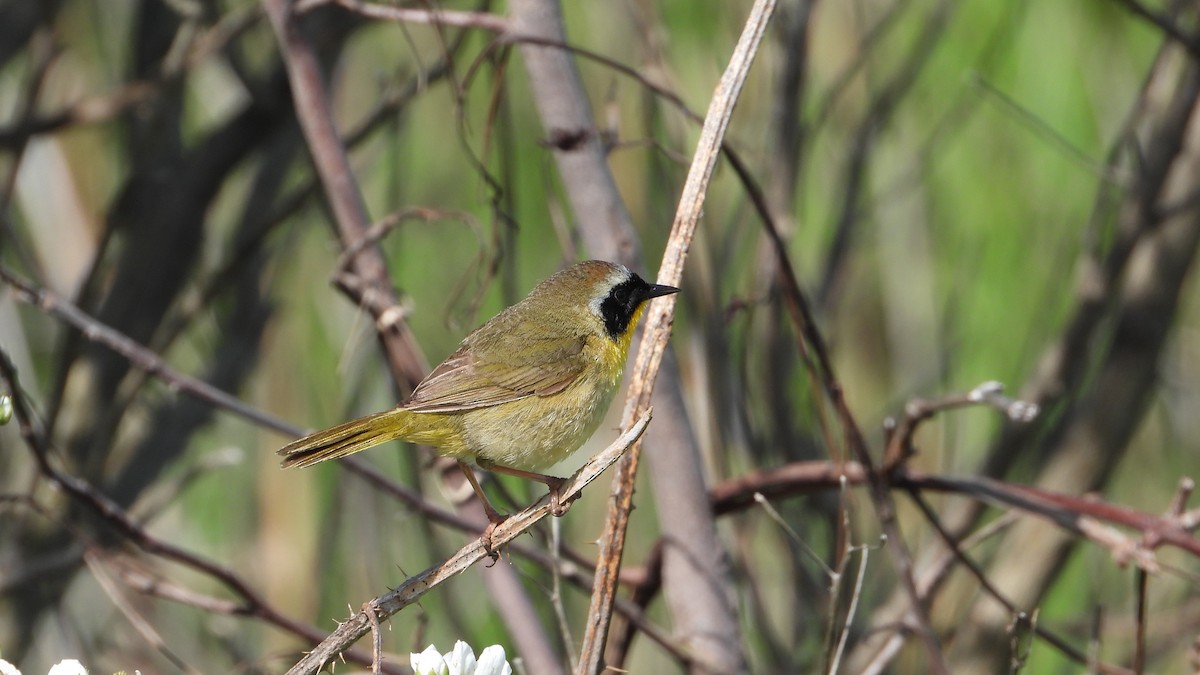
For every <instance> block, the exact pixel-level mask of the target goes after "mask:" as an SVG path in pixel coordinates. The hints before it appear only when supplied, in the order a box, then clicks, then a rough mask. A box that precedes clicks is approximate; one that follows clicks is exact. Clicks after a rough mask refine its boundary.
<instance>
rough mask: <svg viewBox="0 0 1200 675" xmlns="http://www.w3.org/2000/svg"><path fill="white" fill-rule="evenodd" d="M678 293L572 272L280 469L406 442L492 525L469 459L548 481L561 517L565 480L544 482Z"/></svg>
mask: <svg viewBox="0 0 1200 675" xmlns="http://www.w3.org/2000/svg"><path fill="white" fill-rule="evenodd" d="M678 291H679V289H678V288H675V287H673V286H660V285H656V284H648V283H646V282H645V281H643V280H642V278H641V277H639V276H638V275H636V274H634V273H633V272H630V271H629V270H628V269H626V268H625V267H623V266H621V265H616V264H613V263H608V262H602V261H599V260H589V261H587V262H581V263H577V264H575V265H572V266H571V267H568V268H567V269H565V270H563V271H561V272H559V273H557V274H555V275H553V276H551V277H550V278H548V279H546V280H545V281H543V282H541V283H540V284H538V285H537V286H536V287H534V289H533V290H532V291H530V293H529V295H528V296H526V298H525V299H524V300H521V301H520V302H518V303H517V304H515V305H513V306H511V307H509V308H508V309H505V310H504V311H502V312H500V313H499V314H497V315H496V316H495V317H493V318H492V319H491V320H489V321H488V322H487V323H485V324H483V325H482V326H480V327H479V328H477V329H475V330H474V331H473V332H472V333H471V334H469V335H467V337H465V338H463V341H462V343H461V344H460V345H459V346H458V349H457V350H456V351H455V352H454V353H453V354H451V355H450V356H449V357H448V358H447V359H446V360H445V361H443V362H442V363H441V365H439V366H438V367H437V368H434V369H433V372H431V373H429V375H428V376H427V377H426V378H425V379H424V380H423V381H422V382H421V383H420V384H419V385H417V388H416V389H415V390H414V391H413V393H412V396H410V397H409V399H408V400H407V401H405V402H404V403H403V404H401V405H400V406H399V407H397V408H394V409H392V410H388V411H386V412H381V413H375V414H374V415H368V416H367V417H363V418H360V419H357V420H354V421H351V422H346V423H345V424H339V425H338V426H335V427H332V428H329V429H326V430H324V431H318V432H317V433H315V434H312V435H310V436H306V437H304V438H301V439H299V440H297V441H293V442H291V443H289V444H287V445H286V446H284V447H283V448H282V449H280V450H279V454H280V455H282V456H283V466H284V467H290V466H310V465H312V464H316V463H317V462H323V461H325V460H327V459H334V458H337V457H342V456H345V455H349V454H351V453H355V452H358V451H360V450H366V449H367V448H369V447H372V446H374V445H378V444H380V443H384V442H387V441H391V440H395V439H401V440H404V441H408V442H410V443H418V444H422V445H429V446H432V447H434V448H435V449H436V450H437V451H438V452H440V453H441V454H443V455H447V456H450V457H453V458H455V459H457V460H458V462H459V466H460V467H461V468H462V470H463V473H464V474H466V476H467V479H468V480H469V481H470V482H471V486H472V487H473V488H474V489H475V492H476V494H477V495H478V496H479V498H480V500H481V501H482V503H483V505H484V509H485V510H486V511H487V514H488V518H489V520H491V522H492V523H493V524H495V523H497V522H499V521H500V520H502V517H501V516H500V515H499V514H498V513H497V512H496V510H495V509H493V508H492V507H491V505H490V504H489V503H488V501H487V498H486V497H484V494H483V491H482V490H481V489H480V488H479V484H478V482H476V480H475V475H474V473H473V472H472V471H471V468H470V467H469V466H467V465H466V464H465V462H466V461H473V462H474V463H475V464H476V465H477V466H479V467H480V468H483V469H488V470H491V471H496V472H500V473H508V474H512V475H516V476H521V477H523V478H527V479H531V480H536V481H540V482H542V483H545V484H546V485H547V486H548V487H549V488H550V494H551V504H552V509H553V511H554V513H555V515H561V513H562V511H563V510H565V505H563V504H560V503H559V499H558V489H559V487H560V486H561V484H562V479H561V478H557V477H554V476H548V475H545V474H543V473H540V472H542V471H545V470H546V469H548V468H549V467H551V466H552V465H554V464H556V463H557V462H559V461H560V460H562V459H564V458H565V457H567V456H568V455H570V454H571V453H572V452H574V451H575V450H577V449H578V448H579V446H581V445H583V443H584V441H586V440H587V439H588V438H589V437H590V436H591V435H592V433H593V432H594V431H595V430H596V427H597V426H599V424H600V420H601V419H603V418H604V414H605V412H607V410H608V406H609V404H610V403H611V402H612V398H613V394H614V393H615V392H616V390H617V385H618V384H619V383H620V381H621V374H622V373H623V372H624V370H625V359H626V356H627V355H628V354H629V341H630V339H631V338H632V336H633V331H634V329H635V328H637V324H638V320H639V319H640V318H641V316H642V311H643V310H644V309H645V303H646V301H647V300H649V299H651V298H656V297H659V296H662V295H669V294H671V293H676V292H678Z"/></svg>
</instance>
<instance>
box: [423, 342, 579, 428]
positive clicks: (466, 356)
mask: <svg viewBox="0 0 1200 675" xmlns="http://www.w3.org/2000/svg"><path fill="white" fill-rule="evenodd" d="M517 335H521V336H522V337H521V338H517V337H516V336H517ZM585 344H586V338H584V337H582V336H578V337H572V338H562V337H545V336H543V337H534V338H529V337H528V332H525V333H522V332H521V331H505V332H503V333H500V334H495V333H493V334H484V335H480V334H479V333H475V334H472V335H471V336H469V337H468V338H467V339H466V340H465V341H464V342H463V345H462V346H461V347H459V349H458V351H456V352H454V354H452V355H450V357H449V358H447V359H446V360H445V361H443V362H442V364H441V365H439V366H438V367H437V368H435V369H434V370H433V372H432V373H430V374H429V376H428V377H426V378H425V379H424V380H423V381H422V382H421V384H419V385H418V386H417V389H416V390H415V391H414V392H413V395H412V396H411V397H410V398H409V399H408V402H407V403H405V404H404V406H403V407H404V408H405V409H407V410H412V411H413V412H454V411H459V410H470V409H472V408H486V407H489V406H494V405H500V404H501V403H508V402H510V401H516V400H520V399H523V398H527V397H530V396H549V395H551V394H554V393H557V392H560V391H562V390H563V389H565V388H566V387H567V386H569V385H570V384H571V383H572V382H574V381H575V379H576V378H578V377H579V375H580V373H582V372H583V369H584V367H585V366H586V365H587V361H586V357H585V356H584V354H583V348H584V345H585Z"/></svg>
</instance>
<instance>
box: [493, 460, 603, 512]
mask: <svg viewBox="0 0 1200 675" xmlns="http://www.w3.org/2000/svg"><path fill="white" fill-rule="evenodd" d="M475 463H476V464H478V465H479V468H481V469H484V470H486V471H492V472H494V473H506V474H508V475H510V476H516V477H517V478H524V479H525V480H533V481H537V482H539V483H542V484H544V485H545V486H546V487H548V488H550V513H552V514H553V515H554V516H555V517H556V518H557V517H559V516H561V515H563V514H564V513H566V512H567V509H569V508H571V502H573V501H575V500H576V499H578V498H579V494H578V493H576V494H575V496H574V497H572V498H571V499H569V500H566V501H563V500H562V498H561V497H560V495H559V491H560V490H561V489H562V486H563V483H566V482H567V479H566V478H559V477H558V476H548V475H546V474H544V473H536V472H534V471H523V470H521V469H514V468H512V467H510V466H502V465H500V464H496V463H494V462H491V461H489V460H486V459H484V458H482V457H476V458H475Z"/></svg>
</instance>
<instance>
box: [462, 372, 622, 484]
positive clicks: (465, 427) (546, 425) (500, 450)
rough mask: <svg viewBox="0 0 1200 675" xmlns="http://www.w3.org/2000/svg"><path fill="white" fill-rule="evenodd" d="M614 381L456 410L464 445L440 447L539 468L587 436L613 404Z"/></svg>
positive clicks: (567, 452) (517, 466)
mask: <svg viewBox="0 0 1200 675" xmlns="http://www.w3.org/2000/svg"><path fill="white" fill-rule="evenodd" d="M616 385H617V382H616V381H613V382H611V383H609V382H602V383H599V384H598V386H591V387H589V386H585V384H584V383H582V382H577V383H575V384H574V385H572V386H570V387H568V388H567V389H564V390H563V391H561V392H558V393H557V394H554V395H553V396H548V397H545V398H542V397H538V396H530V397H529V398H523V399H520V400H518V401H512V402H510V403H505V404H502V405H498V406H493V407H490V408H478V409H476V410H469V411H465V412H462V413H458V415H459V416H460V421H461V427H460V429H461V434H462V436H461V440H462V441H463V443H462V445H461V446H459V447H457V448H451V447H444V448H443V451H444V452H446V453H447V454H452V455H456V456H460V457H461V456H464V455H465V457H463V458H464V459H469V458H472V457H480V458H482V459H484V460H487V461H490V462H493V463H495V464H499V465H501V466H507V467H510V468H513V469H522V470H525V471H535V472H539V473H540V472H543V471H544V470H545V469H548V468H549V467H551V466H553V465H555V464H557V463H558V462H560V461H562V460H563V459H566V458H567V456H569V455H570V454H571V453H573V452H575V451H576V450H578V449H579V447H580V446H581V445H583V444H584V442H586V441H587V440H588V439H589V438H591V436H592V434H593V433H595V431H596V428H597V427H598V426H600V422H601V420H603V419H604V415H605V413H606V412H607V411H608V407H609V404H611V403H612V398H613V394H614V393H615V390H616ZM455 445H458V444H455Z"/></svg>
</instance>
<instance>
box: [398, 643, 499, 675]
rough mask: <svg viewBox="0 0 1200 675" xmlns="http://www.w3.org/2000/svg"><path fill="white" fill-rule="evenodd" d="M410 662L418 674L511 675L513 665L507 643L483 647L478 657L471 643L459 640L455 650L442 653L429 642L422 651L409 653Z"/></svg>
mask: <svg viewBox="0 0 1200 675" xmlns="http://www.w3.org/2000/svg"><path fill="white" fill-rule="evenodd" d="M408 663H409V665H410V666H412V669H413V671H414V672H415V673H416V675H512V666H510V665H509V664H508V660H507V659H506V657H505V655H504V647H501V646H500V645H492V646H491V647H488V648H487V649H484V650H483V653H482V654H480V655H479V660H478V661H476V660H475V652H474V651H472V650H471V646H470V645H468V644H467V643H465V642H463V641H462V640H459V641H458V642H455V643H454V649H453V651H449V652H446V653H445V654H439V653H438V650H437V649H436V648H435V647H434V646H433V645H429V646H428V647H426V648H425V651H423V652H421V653H420V654H415V653H414V654H409V656H408Z"/></svg>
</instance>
